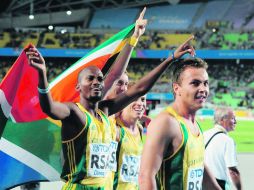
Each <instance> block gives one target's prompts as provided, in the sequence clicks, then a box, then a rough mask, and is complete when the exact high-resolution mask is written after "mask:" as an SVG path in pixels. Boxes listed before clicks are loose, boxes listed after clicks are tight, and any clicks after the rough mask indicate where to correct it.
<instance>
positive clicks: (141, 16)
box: [138, 7, 146, 19]
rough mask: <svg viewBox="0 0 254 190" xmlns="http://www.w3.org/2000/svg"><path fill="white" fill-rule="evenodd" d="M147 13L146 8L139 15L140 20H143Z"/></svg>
mask: <svg viewBox="0 0 254 190" xmlns="http://www.w3.org/2000/svg"><path fill="white" fill-rule="evenodd" d="M145 12H146V7H144V9H143V10H142V12H141V13H140V15H139V18H138V19H143V18H144V16H145Z"/></svg>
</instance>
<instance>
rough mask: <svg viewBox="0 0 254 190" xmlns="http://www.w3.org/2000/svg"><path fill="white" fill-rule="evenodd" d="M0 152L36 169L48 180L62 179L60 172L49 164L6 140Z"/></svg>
mask: <svg viewBox="0 0 254 190" xmlns="http://www.w3.org/2000/svg"><path fill="white" fill-rule="evenodd" d="M0 150H1V151H3V152H4V153H6V154H8V155H10V156H11V157H13V158H14V159H16V160H18V161H20V162H22V163H23V164H25V165H27V166H28V167H30V168H32V169H34V170H35V171H37V172H38V173H40V174H41V175H43V176H44V177H45V178H46V179H48V180H59V179H60V174H59V173H58V171H56V170H55V169H54V168H53V167H51V166H50V165H49V164H48V163H46V162H44V161H43V160H42V159H40V158H38V157H37V156H35V155H33V154H31V153H30V152H28V151H26V150H24V149H22V148H21V147H19V146H17V145H15V144H13V143H11V142H10V141H8V140H6V139H4V138H1V140H0Z"/></svg>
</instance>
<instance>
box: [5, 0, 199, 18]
mask: <svg viewBox="0 0 254 190" xmlns="http://www.w3.org/2000/svg"><path fill="white" fill-rule="evenodd" d="M179 2H185V3H193V2H197V1H194V0H1V1H0V17H8V16H24V15H28V14H30V13H31V12H32V13H33V14H39V13H52V12H55V11H67V10H76V9H82V8H90V9H92V10H98V9H105V8H131V7H142V6H150V5H151V6H152V5H160V4H177V3H179Z"/></svg>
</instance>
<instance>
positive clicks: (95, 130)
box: [78, 104, 112, 187]
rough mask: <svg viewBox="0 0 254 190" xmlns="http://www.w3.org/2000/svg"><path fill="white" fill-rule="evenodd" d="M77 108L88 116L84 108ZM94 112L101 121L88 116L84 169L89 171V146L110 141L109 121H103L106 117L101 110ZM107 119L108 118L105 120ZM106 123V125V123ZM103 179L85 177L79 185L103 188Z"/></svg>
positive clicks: (80, 106) (106, 143)
mask: <svg viewBox="0 0 254 190" xmlns="http://www.w3.org/2000/svg"><path fill="white" fill-rule="evenodd" d="M78 106H79V108H80V109H81V110H82V111H83V112H86V113H87V114H90V113H89V112H87V111H86V110H85V108H84V107H83V106H82V105H81V104H78ZM96 112H97V113H98V114H99V115H100V117H101V118H102V121H99V120H98V119H97V118H95V117H94V116H93V115H91V114H90V116H91V118H92V123H91V126H89V129H88V133H87V139H88V140H87V149H86V158H87V160H86V168H87V170H89V164H90V161H91V160H90V159H91V158H90V155H91V151H90V146H91V145H92V144H95V143H98V144H105V145H107V146H108V145H109V143H110V142H111V140H112V136H111V127H110V125H109V121H105V119H104V117H107V116H106V115H105V114H104V113H103V112H102V111H101V110H96ZM107 119H108V118H107ZM107 122H108V123H107ZM105 179H106V177H89V176H87V177H86V178H85V179H83V180H82V181H80V184H83V185H94V186H100V187H104V186H105Z"/></svg>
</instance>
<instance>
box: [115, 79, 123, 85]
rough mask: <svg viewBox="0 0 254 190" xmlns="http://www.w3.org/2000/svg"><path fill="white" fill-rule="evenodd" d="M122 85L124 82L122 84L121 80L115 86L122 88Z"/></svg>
mask: <svg viewBox="0 0 254 190" xmlns="http://www.w3.org/2000/svg"><path fill="white" fill-rule="evenodd" d="M123 84H124V82H123V81H122V80H119V81H117V83H116V85H117V86H122V85H123Z"/></svg>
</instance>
